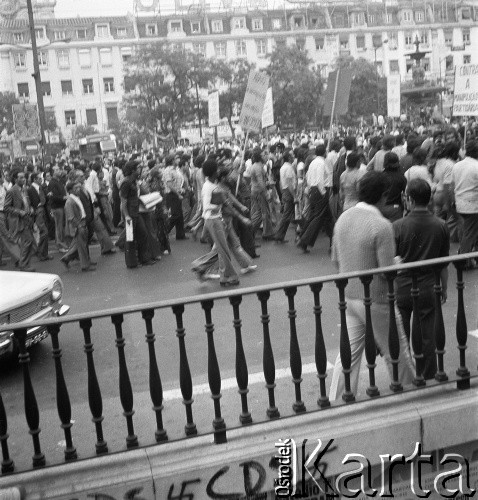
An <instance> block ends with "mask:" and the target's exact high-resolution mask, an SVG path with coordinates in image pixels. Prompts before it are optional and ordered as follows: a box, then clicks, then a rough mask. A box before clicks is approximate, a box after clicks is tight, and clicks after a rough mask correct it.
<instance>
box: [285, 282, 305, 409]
mask: <svg viewBox="0 0 478 500" xmlns="http://www.w3.org/2000/svg"><path fill="white" fill-rule="evenodd" d="M284 292H285V294H286V296H287V299H288V301H289V310H288V312H287V314H288V316H289V324H290V346H289V359H290V371H291V373H292V382H294V385H295V402H294V404H293V405H292V409H293V410H294V411H295V412H296V413H302V412H304V411H306V410H305V404H304V402H303V401H302V395H301V390H300V384H301V382H302V358H301V355H300V347H299V340H298V338H297V327H296V322H295V319H296V318H297V311H296V309H295V302H294V297H295V295H296V293H297V287H296V286H291V287H287V288H285V289H284Z"/></svg>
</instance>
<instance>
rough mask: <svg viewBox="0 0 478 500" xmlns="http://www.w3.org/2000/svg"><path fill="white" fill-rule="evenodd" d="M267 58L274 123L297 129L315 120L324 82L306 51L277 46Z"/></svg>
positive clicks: (292, 47)
mask: <svg viewBox="0 0 478 500" xmlns="http://www.w3.org/2000/svg"><path fill="white" fill-rule="evenodd" d="M269 59H270V63H269V66H268V68H267V72H268V74H269V75H270V77H271V85H272V95H273V99H274V116H275V119H276V122H277V124H279V125H281V126H282V127H284V126H293V127H294V129H300V128H303V127H305V126H306V125H307V124H308V123H310V122H313V123H316V121H317V118H318V115H319V112H320V108H321V104H320V96H321V93H322V87H323V83H322V79H321V77H320V74H319V71H318V70H317V69H316V68H314V67H312V60H311V59H310V58H309V57H308V55H307V52H306V51H304V50H301V49H300V48H299V47H297V46H295V45H292V46H286V47H277V48H276V49H275V50H274V52H273V53H272V54H271V55H270V56H269Z"/></svg>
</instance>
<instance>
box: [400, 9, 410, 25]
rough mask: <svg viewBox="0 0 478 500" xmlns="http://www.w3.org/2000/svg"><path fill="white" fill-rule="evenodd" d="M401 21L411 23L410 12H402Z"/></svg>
mask: <svg viewBox="0 0 478 500" xmlns="http://www.w3.org/2000/svg"><path fill="white" fill-rule="evenodd" d="M402 21H405V22H406V23H409V22H411V21H412V12H411V11H410V10H405V11H403V12H402Z"/></svg>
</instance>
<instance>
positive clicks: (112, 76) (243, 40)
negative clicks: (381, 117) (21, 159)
mask: <svg viewBox="0 0 478 500" xmlns="http://www.w3.org/2000/svg"><path fill="white" fill-rule="evenodd" d="M45 5H46V6H47V7H46V8H47V9H48V12H47V14H48V15H46V14H45V11H42V10H41V4H39V3H37V5H36V9H37V15H36V26H35V31H36V39H37V44H38V56H39V62H40V72H41V80H42V86H43V96H44V104H45V109H46V115H47V121H48V119H49V118H51V117H52V116H53V115H54V116H55V120H56V123H57V125H58V127H60V128H61V129H62V131H63V133H64V135H65V136H66V137H68V135H69V131H71V130H72V129H73V128H74V127H75V126H77V125H92V126H94V127H95V128H97V129H98V130H99V131H102V132H104V131H107V130H110V129H111V128H114V126H115V124H116V123H117V122H118V107H119V105H120V103H121V99H122V96H123V94H124V82H123V69H124V67H125V65H127V64H128V59H129V58H130V57H131V54H132V52H133V50H134V49H135V47H137V46H139V45H141V44H145V43H150V42H151V41H168V42H170V43H172V44H176V45H177V46H178V47H181V48H183V49H185V50H191V51H195V52H198V53H201V54H204V55H205V56H207V57H213V58H218V59H225V60H231V59H236V58H241V57H242V58H247V59H248V60H249V61H251V62H254V63H255V64H256V65H257V67H259V68H261V67H265V66H267V64H268V58H267V56H268V54H270V53H271V52H272V51H273V50H274V48H275V47H277V46H280V45H291V44H295V45H297V46H298V47H299V48H301V49H303V50H306V51H307V53H308V55H309V57H310V58H311V59H312V60H313V63H314V64H315V65H316V66H318V67H319V68H320V70H321V72H322V75H323V76H324V77H325V76H327V74H328V72H329V71H330V70H331V69H332V68H333V64H334V61H335V60H336V58H337V57H338V56H341V55H347V56H348V55H350V56H352V57H354V58H360V57H363V58H365V59H367V60H369V61H371V62H374V63H375V64H376V66H377V68H378V71H379V73H381V74H383V75H384V76H388V75H389V74H394V73H398V74H400V75H401V79H402V81H406V80H407V79H411V71H410V69H411V67H412V65H413V60H412V59H411V58H410V57H407V54H409V53H410V52H413V51H415V50H416V43H418V48H419V50H421V51H425V52H426V51H429V52H428V53H427V54H426V56H425V57H424V59H423V60H422V65H423V67H424V69H425V71H426V73H427V77H428V78H435V79H436V81H437V82H438V81H441V83H444V80H445V75H446V74H447V72H448V73H450V72H451V71H453V68H454V66H455V65H457V64H466V63H478V0H461V1H456V2H453V3H452V2H447V1H445V0H443V1H438V0H437V1H435V2H430V1H425V0H423V1H417V0H398V1H395V0H392V1H390V0H386V1H385V2H359V1H356V0H354V1H353V2H352V1H350V2H348V1H346V2H330V3H322V4H321V5H320V6H319V5H312V4H310V5H308V7H307V8H305V7H303V8H300V9H293V8H290V7H289V8H287V9H283V10H252V11H251V10H242V11H241V10H235V11H232V10H231V11H229V12H225V11H222V12H221V11H218V12H208V11H200V10H199V11H192V10H191V11H190V12H189V13H183V14H171V15H161V16H160V15H155V16H148V17H144V16H138V17H134V16H123V17H109V18H82V17H76V18H71V19H57V18H55V17H53V16H52V15H51V12H52V11H53V7H52V6H54V2H52V1H50V2H47V3H46V4H45ZM24 17H25V16H20V18H18V17H12V16H11V15H10V17H9V16H5V15H3V16H2V13H1V12H0V92H5V91H11V92H14V93H16V94H17V95H18V97H19V98H21V99H24V100H27V101H29V102H35V101H36V93H35V85H34V81H33V78H32V77H31V74H32V72H33V58H32V51H31V45H30V34H29V26H28V21H27V19H25V18H24ZM417 40H418V42H416V41H417Z"/></svg>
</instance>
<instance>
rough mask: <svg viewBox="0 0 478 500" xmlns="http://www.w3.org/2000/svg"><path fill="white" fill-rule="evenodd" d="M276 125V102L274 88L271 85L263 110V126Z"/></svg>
mask: <svg viewBox="0 0 478 500" xmlns="http://www.w3.org/2000/svg"><path fill="white" fill-rule="evenodd" d="M272 125H274V103H273V102H272V88H271V87H269V88H268V89H267V93H266V100H265V102H264V109H263V110H262V128H267V127H271V126H272Z"/></svg>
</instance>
